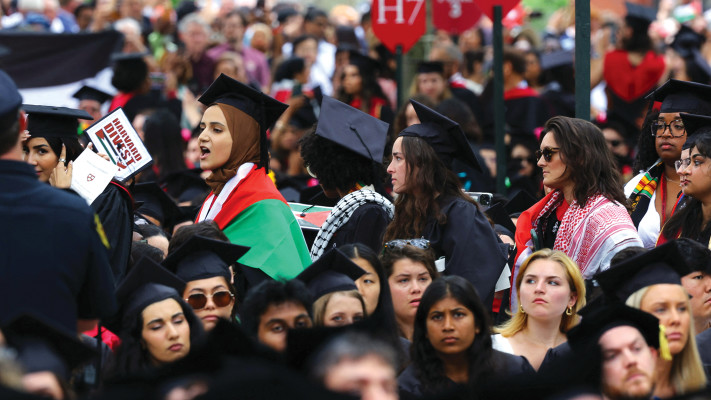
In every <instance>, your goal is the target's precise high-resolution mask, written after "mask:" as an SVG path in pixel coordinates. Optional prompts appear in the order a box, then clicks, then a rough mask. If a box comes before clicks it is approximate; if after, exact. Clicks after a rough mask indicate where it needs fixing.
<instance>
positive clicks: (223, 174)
mask: <svg viewBox="0 0 711 400" xmlns="http://www.w3.org/2000/svg"><path fill="white" fill-rule="evenodd" d="M212 106H217V107H219V108H220V110H221V111H222V114H224V116H225V120H226V121H227V129H229V131H230V136H232V151H231V152H230V158H228V159H227V162H225V164H224V165H222V166H221V167H220V168H217V169H215V170H213V171H212V174H211V175H210V176H208V177H207V179H206V180H205V181H206V182H207V184H208V185H209V186H210V188H211V189H212V191H213V192H214V193H215V194H216V195H217V194H220V192H221V191H222V188H223V187H224V186H225V184H226V183H227V181H229V180H230V179H232V178H233V177H234V176H235V175H237V169H238V168H239V166H240V165H242V164H244V163H248V162H253V163H257V164H258V163H259V161H260V159H259V149H260V147H259V124H258V123H257V121H255V120H254V118H252V117H251V116H250V115H249V114H247V113H245V112H244V111H242V110H240V109H238V108H235V107H232V106H229V105H227V104H222V103H215V104H213V105H211V106H210V107H212Z"/></svg>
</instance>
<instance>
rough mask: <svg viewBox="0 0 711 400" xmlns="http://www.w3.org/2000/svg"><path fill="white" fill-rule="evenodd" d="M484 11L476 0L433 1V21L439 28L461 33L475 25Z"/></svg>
mask: <svg viewBox="0 0 711 400" xmlns="http://www.w3.org/2000/svg"><path fill="white" fill-rule="evenodd" d="M481 15H482V12H481V10H480V9H479V7H477V6H476V4H475V3H474V0H434V1H433V2H432V23H433V24H434V26H436V27H437V29H442V30H445V31H447V32H449V33H453V34H460V33H462V32H464V31H466V30H467V29H469V28H471V27H473V26H474V25H475V24H476V23H477V22H479V18H481Z"/></svg>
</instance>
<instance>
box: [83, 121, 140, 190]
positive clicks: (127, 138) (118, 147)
mask: <svg viewBox="0 0 711 400" xmlns="http://www.w3.org/2000/svg"><path fill="white" fill-rule="evenodd" d="M84 132H85V133H86V134H87V135H89V138H90V139H91V142H92V143H94V148H95V149H96V150H97V151H98V152H99V153H106V154H107V155H108V156H109V158H110V159H111V162H112V163H113V164H115V165H117V166H118V171H117V172H116V175H115V177H116V179H117V180H119V181H121V182H125V181H127V180H128V179H129V178H131V177H132V176H134V175H136V174H138V173H139V172H141V171H142V170H143V169H145V168H146V167H148V166H149V165H151V163H152V162H153V159H152V158H151V155H150V154H149V153H148V150H146V146H145V145H144V144H143V142H142V141H141V138H140V137H138V133H137V132H136V130H135V129H133V126H132V125H131V122H130V121H129V120H128V118H126V114H124V112H123V110H122V109H121V108H120V107H119V108H117V109H115V110H114V111H112V112H111V113H110V114H108V115H106V116H105V117H104V118H102V119H100V120H99V121H97V122H96V123H94V124H93V125H92V126H90V127H88V128H87V129H86V130H85V131H84Z"/></svg>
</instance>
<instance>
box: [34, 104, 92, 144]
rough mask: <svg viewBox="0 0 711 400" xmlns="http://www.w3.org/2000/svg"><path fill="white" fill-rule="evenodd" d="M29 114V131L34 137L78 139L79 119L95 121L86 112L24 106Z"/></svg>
mask: <svg viewBox="0 0 711 400" xmlns="http://www.w3.org/2000/svg"><path fill="white" fill-rule="evenodd" d="M22 109H23V110H25V112H26V113H27V130H28V131H30V135H32V136H33V137H67V138H76V137H78V136H77V135H78V133H79V132H78V129H79V121H78V120H79V119H88V120H93V119H94V118H93V117H92V116H91V115H89V113H88V112H86V111H84V110H77V109H74V108H67V107H54V106H38V105H32V104H23V105H22Z"/></svg>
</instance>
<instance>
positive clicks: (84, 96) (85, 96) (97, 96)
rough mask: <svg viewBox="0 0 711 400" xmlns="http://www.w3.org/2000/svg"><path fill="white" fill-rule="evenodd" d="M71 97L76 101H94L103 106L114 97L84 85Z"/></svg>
mask: <svg viewBox="0 0 711 400" xmlns="http://www.w3.org/2000/svg"><path fill="white" fill-rule="evenodd" d="M72 97H74V98H75V99H78V100H96V101H98V102H99V104H104V103H106V102H107V101H109V100H111V99H112V98H113V97H114V96H112V95H110V94H108V93H106V92H104V91H103V90H99V89H96V88H93V87H91V86H86V85H85V86H82V87H81V89H79V90H78V91H77V92H76V93H74V94H73V95H72Z"/></svg>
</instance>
